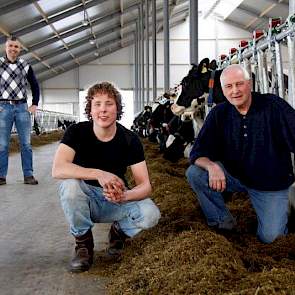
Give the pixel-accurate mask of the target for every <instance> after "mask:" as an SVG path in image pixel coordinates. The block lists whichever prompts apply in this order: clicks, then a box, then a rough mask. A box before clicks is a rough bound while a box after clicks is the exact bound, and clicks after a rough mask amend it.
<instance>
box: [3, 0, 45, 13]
mask: <svg viewBox="0 0 295 295" xmlns="http://www.w3.org/2000/svg"><path fill="white" fill-rule="evenodd" d="M37 1H40V0H17V1H14V2H13V3H10V4H4V5H1V6H0V16H1V15H4V14H7V13H9V12H12V11H14V10H16V9H19V8H22V7H24V6H27V5H30V4H32V3H34V2H37Z"/></svg>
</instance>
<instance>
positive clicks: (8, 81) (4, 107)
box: [0, 37, 40, 185]
mask: <svg viewBox="0 0 295 295" xmlns="http://www.w3.org/2000/svg"><path fill="white" fill-rule="evenodd" d="M5 51H6V56H4V57H1V58H0V185H4V184H6V175H7V169H8V154H9V142H10V137H11V129H12V126H13V123H15V127H16V130H17V133H18V137H19V142H20V149H21V160H22V169H23V175H24V183H25V184H33V185H34V184H38V181H37V180H36V179H35V178H34V176H33V159H32V146H31V115H30V114H31V113H32V114H34V113H35V111H36V109H37V105H38V101H39V95H40V90H39V86H38V82H37V80H36V77H35V75H34V72H33V70H32V68H31V66H30V65H28V63H27V62H26V61H25V60H23V59H22V58H19V57H18V56H19V54H20V52H21V44H20V42H19V41H18V40H16V39H15V38H14V37H10V38H8V39H7V41H6V44H5ZM27 82H29V84H30V87H31V91H32V96H33V101H32V105H31V106H30V107H28V105H27V91H26V88H27Z"/></svg>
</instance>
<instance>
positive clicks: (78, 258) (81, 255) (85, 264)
mask: <svg viewBox="0 0 295 295" xmlns="http://www.w3.org/2000/svg"><path fill="white" fill-rule="evenodd" d="M75 239H76V247H75V255H74V257H73V258H72V260H71V262H70V264H69V271H70V272H75V273H78V272H83V271H87V270H89V268H90V267H91V265H92V263H93V248H94V244H93V236H92V232H91V230H89V231H88V232H87V233H86V234H85V235H83V236H81V237H75Z"/></svg>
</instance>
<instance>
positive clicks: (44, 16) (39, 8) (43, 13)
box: [34, 3, 79, 64]
mask: <svg viewBox="0 0 295 295" xmlns="http://www.w3.org/2000/svg"><path fill="white" fill-rule="evenodd" d="M34 5H35V7H36V8H37V10H38V11H39V13H40V14H41V15H42V17H43V18H44V20H45V21H46V22H48V18H47V16H46V14H45V12H44V11H43V9H42V8H41V7H40V5H39V4H38V3H34ZM49 26H50V28H51V29H52V31H53V32H55V34H56V36H57V37H58V38H59V39H60V40H61V42H62V43H63V46H64V47H65V48H66V49H68V53H69V54H70V55H71V57H72V58H73V60H74V61H75V62H76V63H77V64H79V62H78V60H77V59H76V57H75V56H74V55H73V54H72V53H71V51H70V50H69V48H68V45H67V44H66V43H65V41H64V40H63V39H62V38H61V37H60V35H59V33H58V31H57V30H56V29H55V27H54V25H53V24H49ZM43 61H44V60H43Z"/></svg>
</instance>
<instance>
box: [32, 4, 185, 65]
mask: <svg viewBox="0 0 295 295" xmlns="http://www.w3.org/2000/svg"><path fill="white" fill-rule="evenodd" d="M176 9H177V7H176ZM188 9H189V7H188V6H187V7H182V8H181V9H179V10H178V11H176V10H175V12H174V13H173V17H177V16H179V15H181V14H183V13H184V12H187V11H188ZM161 13H162V8H158V9H157V14H158V15H157V17H158V21H161V20H162V19H163V18H162V17H161ZM159 15H160V17H159ZM136 20H137V16H135V17H133V18H132V19H130V20H128V22H125V26H124V29H126V28H128V27H131V26H132V25H134V24H135V21H136ZM120 31H121V26H120V24H118V25H114V26H113V27H111V28H108V29H106V30H105V29H104V30H101V31H97V32H95V35H96V38H97V40H98V39H99V38H103V37H105V36H107V35H110V34H112V33H115V32H118V33H120ZM90 36H91V35H88V36H86V37H84V38H83V39H80V40H79V41H78V42H74V43H72V44H68V48H69V49H73V48H77V47H79V46H81V45H83V44H85V43H87V42H88V41H89V38H90ZM112 40H113V41H114V39H112ZM97 43H98V44H99V40H98V42H97ZM103 45H104V44H103ZM65 51H66V49H65V48H64V47H63V46H61V47H59V48H58V49H57V50H54V51H51V52H49V53H47V54H45V56H41V58H42V60H46V59H49V58H50V57H53V56H54V57H56V56H58V55H60V54H63V53H64V52H65ZM88 51H89V49H88ZM29 62H30V64H31V65H34V64H36V63H38V61H35V60H31V61H29Z"/></svg>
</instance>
